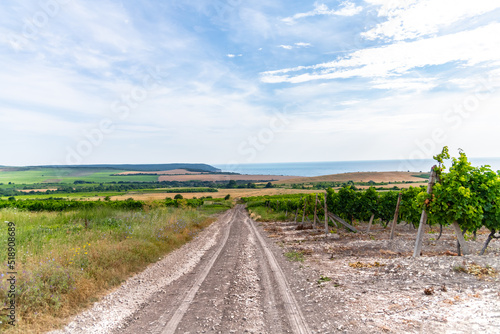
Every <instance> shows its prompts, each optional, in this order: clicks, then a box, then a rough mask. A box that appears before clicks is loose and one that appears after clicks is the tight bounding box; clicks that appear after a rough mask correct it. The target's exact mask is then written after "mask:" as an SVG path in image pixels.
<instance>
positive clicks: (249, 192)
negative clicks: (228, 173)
mask: <svg viewBox="0 0 500 334" xmlns="http://www.w3.org/2000/svg"><path fill="white" fill-rule="evenodd" d="M315 192H318V190H312V189H285V188H258V189H219V191H218V192H216V193H213V192H200V193H186V194H182V196H183V197H184V198H193V197H197V198H200V197H207V196H212V197H213V198H224V197H225V196H226V195H230V196H231V198H232V199H237V198H241V197H249V196H265V195H284V194H310V193H315ZM175 195H176V194H175V193H144V194H126V195H119V196H112V197H111V199H112V200H123V199H126V198H129V197H131V198H133V199H135V200H141V201H149V200H159V199H164V198H165V197H169V198H174V197H175Z"/></svg>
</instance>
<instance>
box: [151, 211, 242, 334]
mask: <svg viewBox="0 0 500 334" xmlns="http://www.w3.org/2000/svg"><path fill="white" fill-rule="evenodd" d="M235 215H236V209H232V213H231V217H230V218H229V223H228V224H227V226H226V229H225V232H224V236H223V239H222V240H221V242H220V245H219V247H218V248H217V250H216V252H215V253H214V254H213V255H212V258H211V259H210V261H209V262H208V263H207V265H206V266H205V268H203V270H202V271H201V272H200V273H199V274H198V276H197V277H196V279H195V282H194V284H193V286H192V287H191V289H190V290H189V291H188V293H187V294H186V296H185V297H184V298H183V300H182V302H181V304H180V305H179V307H178V308H177V310H176V311H175V313H174V315H173V316H172V318H171V319H170V321H169V322H168V323H167V324H166V325H165V327H164V328H163V329H162V330H161V331H160V333H161V334H174V333H175V330H176V329H177V326H178V325H179V323H180V322H181V320H182V318H183V317H184V315H185V314H186V312H187V310H188V308H189V306H190V305H191V303H192V302H193V300H194V297H195V296H196V293H197V292H198V289H199V288H200V286H201V284H202V283H203V281H204V280H205V278H206V277H207V275H208V273H209V272H210V270H211V269H212V267H213V265H214V263H215V261H216V260H217V258H218V257H219V254H220V253H221V251H222V249H223V248H224V247H225V245H226V242H227V239H228V238H229V231H230V227H231V225H232V224H233V222H234V217H235Z"/></svg>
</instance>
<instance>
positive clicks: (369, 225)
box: [366, 213, 375, 233]
mask: <svg viewBox="0 0 500 334" xmlns="http://www.w3.org/2000/svg"><path fill="white" fill-rule="evenodd" d="M373 218H375V214H374V213H372V216H371V217H370V222H369V223H368V229H367V230H366V233H370V229H371V228H372V224H373Z"/></svg>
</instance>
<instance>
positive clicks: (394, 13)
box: [362, 0, 500, 41]
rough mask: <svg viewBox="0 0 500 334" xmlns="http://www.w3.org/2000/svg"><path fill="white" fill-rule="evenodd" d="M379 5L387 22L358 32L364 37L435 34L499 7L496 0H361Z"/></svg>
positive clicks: (408, 36) (405, 36)
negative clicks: (361, 32)
mask: <svg viewBox="0 0 500 334" xmlns="http://www.w3.org/2000/svg"><path fill="white" fill-rule="evenodd" d="M365 1H366V2H368V3H370V4H372V5H377V6H380V8H379V9H378V15H379V17H387V21H385V22H383V23H379V24H377V26H376V27H375V28H373V29H371V30H369V31H367V32H366V33H363V34H362V35H363V36H364V37H366V38H368V39H371V40H373V39H377V38H389V39H393V40H396V41H402V40H406V39H414V38H419V37H423V36H429V35H432V34H436V33H438V32H439V31H440V29H442V28H445V27H448V26H450V25H452V24H454V23H457V22H459V21H462V20H464V19H468V18H471V17H475V16H478V15H482V14H485V13H488V12H491V11H493V10H495V9H498V8H500V2H499V1H498V0H476V1H457V0H439V1H437V0H412V1H408V0H405V1H387V0H365Z"/></svg>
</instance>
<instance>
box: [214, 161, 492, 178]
mask: <svg viewBox="0 0 500 334" xmlns="http://www.w3.org/2000/svg"><path fill="white" fill-rule="evenodd" d="M469 160H470V162H471V163H472V165H473V166H482V165H490V166H491V167H492V169H493V170H494V171H498V170H500V158H469ZM433 165H435V161H434V160H432V159H428V160H427V159H426V160H373V161H326V162H283V163H259V164H239V165H232V166H227V165H213V166H214V167H216V168H220V169H221V170H222V171H224V172H236V173H240V174H254V175H255V174H270V175H296V176H319V175H328V174H340V173H351V172H393V171H404V172H406V171H410V172H429V171H430V169H431V167H432V166H433ZM445 166H447V167H449V166H451V162H450V161H447V162H446V163H445Z"/></svg>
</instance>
